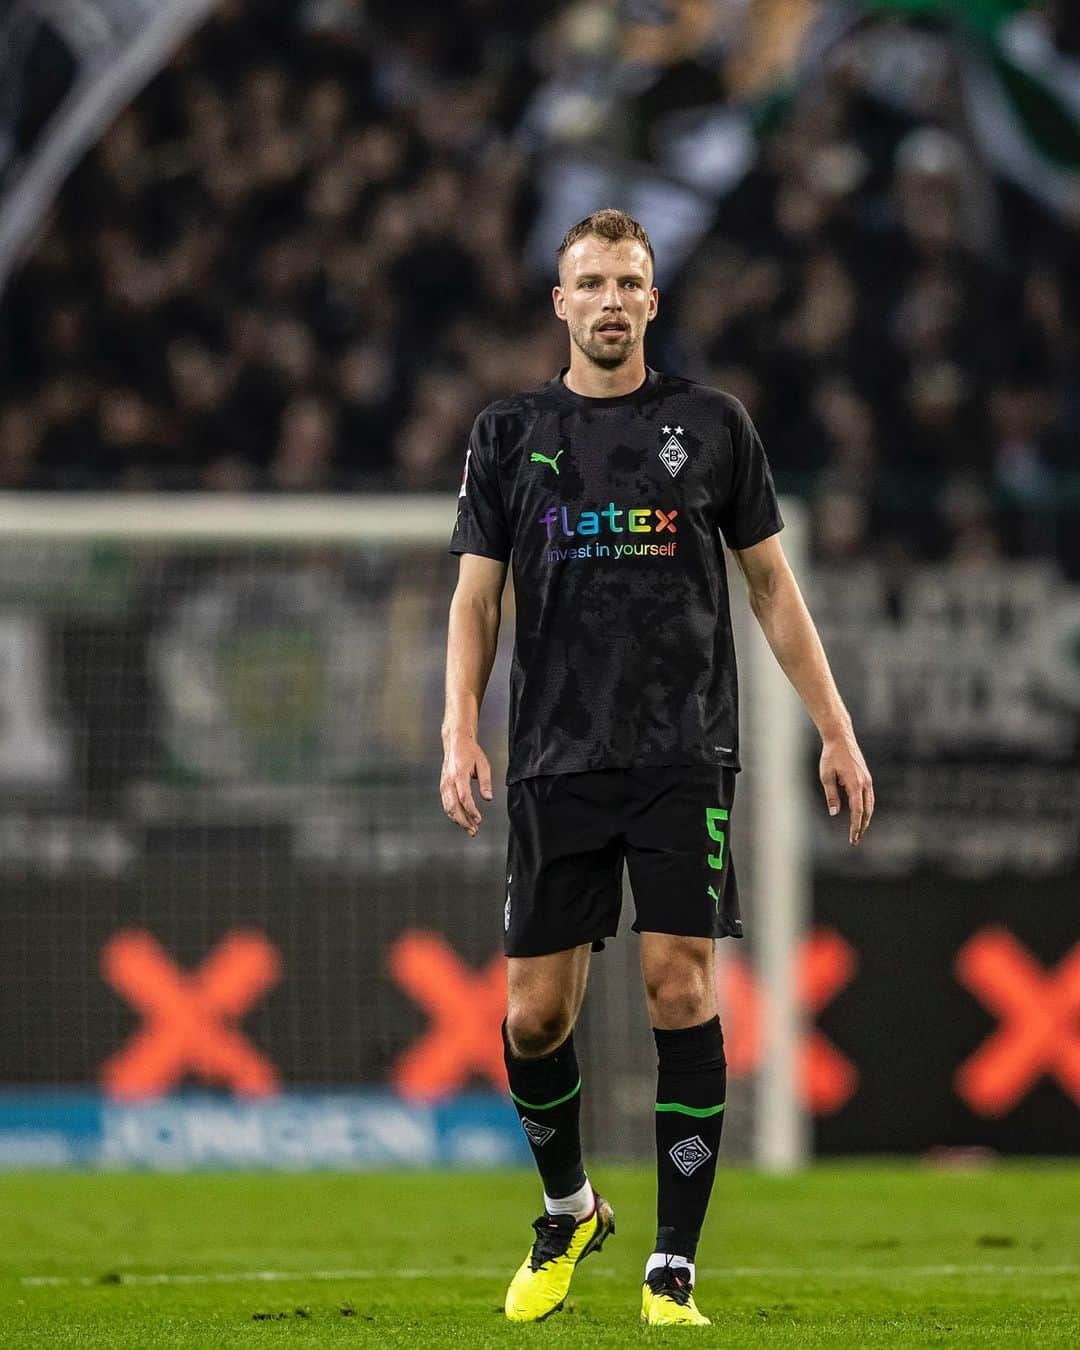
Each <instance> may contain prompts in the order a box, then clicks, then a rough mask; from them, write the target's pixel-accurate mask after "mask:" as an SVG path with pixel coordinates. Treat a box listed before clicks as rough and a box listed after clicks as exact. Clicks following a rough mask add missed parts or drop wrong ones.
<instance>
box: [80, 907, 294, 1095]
mask: <svg viewBox="0 0 1080 1350" xmlns="http://www.w3.org/2000/svg"><path fill="white" fill-rule="evenodd" d="M101 969H102V974H103V975H104V977H105V979H106V980H107V981H108V982H109V984H111V985H112V987H113V988H114V989H115V990H116V991H117V993H119V994H122V995H123V997H124V998H126V999H127V1000H128V1002H129V1003H130V1004H131V1005H132V1006H133V1007H134V1008H136V1009H138V1011H139V1012H141V1013H142V1014H143V1017H144V1018H145V1024H144V1025H143V1027H142V1028H141V1029H140V1030H139V1031H137V1032H136V1033H135V1035H134V1036H133V1037H132V1038H131V1040H130V1041H128V1043H127V1045H125V1046H124V1047H123V1048H122V1049H120V1050H118V1051H117V1052H116V1054H114V1055H112V1056H110V1058H109V1059H107V1060H106V1061H105V1064H104V1065H103V1066H102V1069H101V1080H102V1083H103V1084H104V1087H105V1090H106V1092H108V1094H109V1095H110V1096H111V1097H119V1098H121V1099H124V1100H128V1101H134V1100H139V1099H142V1098H146V1097H156V1096H159V1095H160V1094H161V1093H163V1092H167V1091H168V1089H169V1088H171V1087H173V1086H174V1085H175V1084H176V1083H177V1082H179V1081H180V1079H181V1078H182V1077H183V1076H184V1074H185V1073H187V1072H191V1073H193V1074H195V1075H196V1077H198V1078H202V1079H203V1080H205V1081H206V1082H208V1083H222V1084H226V1085H227V1086H229V1087H231V1088H232V1089H233V1091H234V1092H236V1093H237V1094H238V1095H239V1096H242V1097H264V1096H267V1095H269V1094H270V1093H273V1092H276V1091H277V1087H278V1077H277V1071H276V1070H275V1068H274V1065H273V1064H272V1063H271V1062H270V1060H269V1059H267V1058H266V1056H265V1055H263V1054H261V1053H260V1052H259V1051H258V1050H256V1049H255V1047H254V1046H253V1045H252V1044H251V1042H250V1041H248V1040H247V1039H246V1037H244V1036H243V1035H242V1034H241V1033H240V1032H239V1031H237V1030H236V1028H235V1026H234V1025H233V1023H234V1022H235V1021H236V1020H237V1019H238V1018H239V1017H240V1016H241V1015H242V1014H243V1013H245V1012H246V1011H247V1010H248V1008H250V1007H251V1005H252V1004H253V1003H254V1002H255V1000H256V999H257V998H258V997H259V996H260V995H261V994H263V993H265V992H266V990H267V989H269V988H271V986H273V985H274V984H276V983H277V980H278V978H279V976H280V974H281V961H280V958H279V957H278V953H277V948H276V947H274V945H273V944H272V943H271V942H270V941H269V940H268V939H267V938H266V937H264V935H263V934H262V933H243V932H233V933H227V934H226V935H225V937H224V938H223V939H222V941H221V943H220V945H219V946H217V947H216V948H215V949H214V950H213V951H212V952H211V953H210V955H209V956H208V957H207V958H206V960H205V961H204V962H203V963H202V965H201V966H199V968H198V969H197V970H194V971H191V972H187V971H182V970H180V968H179V967H178V966H177V965H176V964H175V962H173V961H172V960H171V958H170V957H169V956H168V955H167V954H166V953H165V952H164V951H163V950H162V948H161V947H160V945H159V944H158V942H157V940H156V939H155V938H154V937H153V936H152V935H151V934H150V933H147V932H144V931H143V930H141V929H137V928H135V929H127V930H125V931H124V932H120V933H116V934H115V935H114V936H113V937H111V938H110V939H109V941H108V942H107V943H106V944H105V947H104V950H103V951H102V954H101Z"/></svg>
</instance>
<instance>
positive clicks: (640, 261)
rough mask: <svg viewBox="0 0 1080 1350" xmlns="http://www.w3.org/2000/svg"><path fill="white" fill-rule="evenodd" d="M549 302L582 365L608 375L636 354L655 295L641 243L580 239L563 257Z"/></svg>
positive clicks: (623, 240)
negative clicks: (581, 357)
mask: <svg viewBox="0 0 1080 1350" xmlns="http://www.w3.org/2000/svg"><path fill="white" fill-rule="evenodd" d="M552 299H553V300H554V302H555V313H556V314H557V315H558V316H559V318H560V319H562V320H564V322H565V323H566V326H567V328H569V330H570V340H571V342H573V343H574V345H575V346H576V347H577V348H578V349H579V350H580V351H581V352H582V353H583V354H584V355H585V356H586V357H587V358H588V360H590V361H592V362H594V363H595V364H596V365H598V366H603V367H604V369H606V370H614V369H615V368H616V367H617V366H621V365H622V364H623V363H624V362H625V361H627V360H629V358H630V357H631V356H633V355H634V354H635V353H636V352H637V351H638V350H639V349H640V347H641V343H642V339H643V338H644V336H645V329H646V327H647V325H648V323H649V320H650V319H652V318H653V316H654V315H655V314H656V306H657V302H658V299H659V296H658V294H657V290H656V287H655V286H654V285H653V284H652V264H651V263H650V261H649V255H648V253H647V252H646V250H645V248H644V246H643V245H642V244H639V243H638V242H637V240H636V239H619V240H618V241H616V242H615V243H611V242H609V241H608V240H606V239H600V238H598V237H597V236H596V235H586V236H585V238H584V239H579V240H578V241H577V243H576V244H572V245H571V246H570V247H569V248H568V249H567V250H566V252H565V254H563V258H562V266H561V267H560V269H559V285H558V286H556V287H555V289H554V290H553V291H552Z"/></svg>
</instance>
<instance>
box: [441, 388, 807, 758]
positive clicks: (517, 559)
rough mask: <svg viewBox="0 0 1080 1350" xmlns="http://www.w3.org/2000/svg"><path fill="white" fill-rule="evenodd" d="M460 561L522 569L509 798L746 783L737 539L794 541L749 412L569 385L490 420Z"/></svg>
mask: <svg viewBox="0 0 1080 1350" xmlns="http://www.w3.org/2000/svg"><path fill="white" fill-rule="evenodd" d="M458 507H459V510H458V517H457V522H456V524H455V526H454V534H453V539H452V542H451V545H450V549H451V552H453V553H475V554H479V555H481V556H482V557H485V558H496V559H499V560H500V561H503V562H506V561H509V560H510V558H511V556H512V557H513V578H514V592H515V600H516V606H517V633H516V638H515V644H514V658H513V666H512V669H511V675H510V763H509V770H508V773H507V781H508V782H514V781H516V780H517V779H521V778H532V777H535V776H537V775H540V774H556V773H577V772H581V771H583V770H588V769H605V768H627V767H630V766H633V765H650V764H656V765H659V764H720V765H729V766H731V767H733V768H738V763H739V749H738V734H739V730H738V724H739V719H738V688H737V680H736V671H735V650H734V645H733V642H732V636H731V616H730V614H729V612H728V593H727V577H726V572H725V567H724V557H723V549H722V546H721V543H720V534H719V533H718V531H722V532H723V536H724V539H725V540H726V541H727V544H728V546H729V547H730V548H735V549H742V548H749V547H750V546H751V545H752V544H756V543H759V542H760V541H761V540H762V539H767V538H768V537H769V535H772V534H775V533H776V532H777V531H778V530H780V529H781V528H782V526H783V522H782V521H781V519H780V513H779V510H778V508H777V502H776V491H775V488H774V487H773V482H772V476H771V474H770V472H769V466H768V463H767V461H766V459H765V452H764V450H763V448H762V445H761V441H760V440H759V439H758V436H757V433H756V432H755V430H754V427H753V424H752V423H751V421H750V418H749V416H748V414H747V412H746V409H745V408H743V406H742V404H741V403H739V402H738V400H737V399H735V398H732V397H731V396H730V395H729V394H723V393H721V392H720V391H719V390H716V389H709V388H707V387H706V386H704V385H700V384H694V383H693V382H691V381H690V380H683V379H679V378H677V377H674V376H671V375H662V374H659V373H657V372H656V371H653V370H649V371H648V373H647V375H646V379H645V382H644V384H642V385H641V386H640V387H639V388H638V389H637V390H636V391H635V392H634V393H632V394H626V395H624V396H622V397H620V398H585V397H583V396H582V395H580V394H574V393H572V392H571V391H570V390H569V389H567V387H566V385H565V384H564V383H563V381H562V377H561V375H560V376H559V377H557V378H556V379H554V380H551V381H550V382H549V383H548V384H546V385H543V386H541V388H539V389H537V390H534V391H532V392H530V393H525V394H516V395H514V396H513V397H512V398H506V399H501V400H499V401H498V402H497V403H493V404H491V405H490V406H489V407H487V408H485V409H484V411H483V412H482V413H481V414H480V416H479V417H478V418H477V419H476V422H475V424H474V426H473V430H472V435H471V436H470V438H469V446H468V451H467V453H466V456H465V473H464V477H463V478H462V483H461V492H460V496H459V499H458Z"/></svg>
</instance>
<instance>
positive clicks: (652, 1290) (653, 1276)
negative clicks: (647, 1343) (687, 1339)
mask: <svg viewBox="0 0 1080 1350" xmlns="http://www.w3.org/2000/svg"><path fill="white" fill-rule="evenodd" d="M641 1320H642V1321H643V1322H647V1323H648V1324H649V1326H651V1327H707V1326H711V1325H712V1323H711V1322H710V1321H709V1319H708V1318H707V1317H704V1316H703V1315H702V1314H701V1313H700V1312H698V1307H697V1304H696V1303H695V1302H694V1286H693V1285H692V1284H691V1283H690V1272H689V1271H688V1270H687V1269H686V1267H685V1266H658V1267H657V1268H656V1270H654V1271H652V1272H650V1274H649V1277H648V1279H646V1281H645V1283H644V1284H643V1285H642V1286H641Z"/></svg>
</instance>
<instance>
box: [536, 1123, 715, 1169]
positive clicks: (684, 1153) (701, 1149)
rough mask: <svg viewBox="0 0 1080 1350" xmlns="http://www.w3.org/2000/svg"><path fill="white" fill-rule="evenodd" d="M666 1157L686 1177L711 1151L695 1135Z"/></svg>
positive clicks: (680, 1141)
mask: <svg viewBox="0 0 1080 1350" xmlns="http://www.w3.org/2000/svg"><path fill="white" fill-rule="evenodd" d="M529 1137H530V1138H531V1137H532V1136H531V1135H530V1136H529ZM668 1157H669V1158H670V1159H671V1161H672V1162H673V1163H674V1164H675V1166H676V1167H677V1168H678V1169H679V1171H680V1172H681V1173H682V1174H683V1176H684V1177H688V1176H691V1175H692V1174H693V1173H694V1172H696V1171H697V1169H698V1168H699V1167H700V1166H701V1164H702V1163H705V1162H708V1161H709V1159H710V1158H711V1157H712V1151H711V1150H710V1149H709V1148H707V1147H706V1144H705V1141H704V1139H702V1137H701V1135H700V1134H695V1135H694V1137H693V1138H692V1139H680V1140H679V1142H678V1143H677V1144H676V1145H675V1147H674V1148H673V1149H670V1150H669V1151H668Z"/></svg>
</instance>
